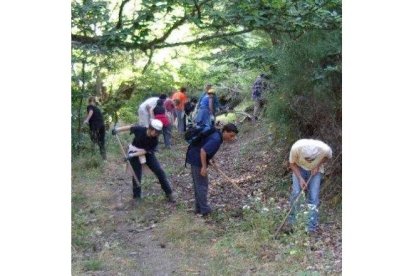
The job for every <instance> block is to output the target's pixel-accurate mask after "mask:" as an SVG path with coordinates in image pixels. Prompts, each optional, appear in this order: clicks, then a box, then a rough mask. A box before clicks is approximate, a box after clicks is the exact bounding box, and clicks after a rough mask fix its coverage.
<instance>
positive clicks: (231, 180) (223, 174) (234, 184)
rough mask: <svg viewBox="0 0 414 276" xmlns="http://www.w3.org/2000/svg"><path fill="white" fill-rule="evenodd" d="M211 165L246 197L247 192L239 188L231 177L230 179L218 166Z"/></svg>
mask: <svg viewBox="0 0 414 276" xmlns="http://www.w3.org/2000/svg"><path fill="white" fill-rule="evenodd" d="M211 165H212V166H213V168H214V169H215V170H216V171H218V172H219V173H220V174H221V175H222V176H224V178H226V180H227V181H229V182H230V183H231V184H232V185H233V186H234V187H235V188H236V189H237V190H239V191H240V192H241V193H242V194H244V195H246V192H245V191H243V190H242V189H241V188H240V187H239V186H237V184H236V183H234V181H233V179H231V178H230V177H228V176H227V175H226V174H225V173H224V172H223V171H222V170H220V169H219V168H218V167H217V166H216V164H213V163H211Z"/></svg>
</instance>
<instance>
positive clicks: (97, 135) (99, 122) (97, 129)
mask: <svg viewBox="0 0 414 276" xmlns="http://www.w3.org/2000/svg"><path fill="white" fill-rule="evenodd" d="M88 103H89V105H88V106H87V107H86V112H87V115H86V118H85V120H84V121H83V123H84V124H89V134H90V137H91V140H92V142H93V143H94V144H95V143H96V144H98V146H99V152H100V154H101V156H102V159H103V160H106V150H105V124H104V120H103V116H102V113H101V110H100V109H99V108H98V107H97V106H96V99H95V96H91V97H89V99H88Z"/></svg>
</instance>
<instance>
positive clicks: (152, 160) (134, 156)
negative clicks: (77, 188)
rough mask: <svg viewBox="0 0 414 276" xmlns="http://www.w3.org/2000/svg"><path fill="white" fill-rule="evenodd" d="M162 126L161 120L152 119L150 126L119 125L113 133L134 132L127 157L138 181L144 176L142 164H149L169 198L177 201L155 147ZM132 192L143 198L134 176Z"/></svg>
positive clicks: (136, 197) (137, 197) (135, 196)
mask: <svg viewBox="0 0 414 276" xmlns="http://www.w3.org/2000/svg"><path fill="white" fill-rule="evenodd" d="M162 128H163V125H162V122H161V121H160V120H157V119H151V121H150V125H149V127H142V126H139V125H129V126H122V127H117V128H114V129H113V130H112V135H116V134H117V133H118V132H123V131H129V132H130V134H134V140H133V141H132V143H131V144H130V145H129V147H128V156H127V157H126V159H128V160H129V162H130V164H131V166H132V168H133V170H134V173H135V175H136V176H137V178H138V181H139V182H141V178H142V164H147V165H148V167H149V168H150V170H151V171H152V172H153V173H154V174H155V175H156V176H157V178H158V180H159V182H160V184H161V188H162V189H163V191H164V192H165V195H166V197H167V199H168V200H169V201H171V202H175V200H176V194H175V193H174V192H173V191H172V189H171V185H170V182H169V181H168V179H167V175H166V174H165V172H164V170H163V169H162V168H161V165H160V163H159V162H158V160H157V158H156V156H155V148H156V147H157V145H158V136H159V134H160V133H161V132H162ZM132 193H133V198H134V199H135V200H139V199H140V198H141V187H140V185H138V183H137V182H136V181H135V178H134V177H132Z"/></svg>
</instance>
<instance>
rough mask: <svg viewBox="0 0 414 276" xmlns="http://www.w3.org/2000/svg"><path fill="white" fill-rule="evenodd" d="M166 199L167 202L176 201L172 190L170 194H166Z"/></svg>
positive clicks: (175, 195)
mask: <svg viewBox="0 0 414 276" xmlns="http://www.w3.org/2000/svg"><path fill="white" fill-rule="evenodd" d="M167 199H168V201H169V202H172V203H175V202H176V201H177V194H176V193H175V192H172V193H171V194H169V195H167Z"/></svg>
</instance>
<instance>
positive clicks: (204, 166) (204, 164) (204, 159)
mask: <svg viewBox="0 0 414 276" xmlns="http://www.w3.org/2000/svg"><path fill="white" fill-rule="evenodd" d="M200 159H201V172H200V174H201V175H202V176H207V153H206V152H205V150H204V149H203V148H201V149H200Z"/></svg>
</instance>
